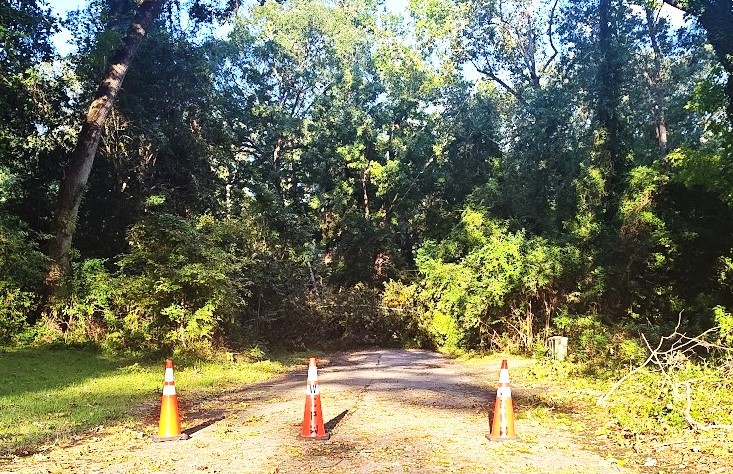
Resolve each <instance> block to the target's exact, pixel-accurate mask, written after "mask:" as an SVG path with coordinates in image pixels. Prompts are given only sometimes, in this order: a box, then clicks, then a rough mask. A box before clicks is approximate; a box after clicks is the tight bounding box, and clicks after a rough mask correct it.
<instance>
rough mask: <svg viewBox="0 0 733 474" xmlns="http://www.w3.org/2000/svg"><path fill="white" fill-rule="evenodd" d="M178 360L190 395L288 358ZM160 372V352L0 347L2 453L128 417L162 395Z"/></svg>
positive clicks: (282, 367) (281, 365)
mask: <svg viewBox="0 0 733 474" xmlns="http://www.w3.org/2000/svg"><path fill="white" fill-rule="evenodd" d="M301 362H302V361H301ZM174 364H175V369H174V373H175V380H176V388H177V390H178V392H179V393H185V394H187V395H188V396H192V397H194V396H196V395H200V394H203V393H205V392H210V391H215V390H219V389H221V388H224V387H226V386H232V385H242V384H247V383H254V382H258V381H262V380H266V379H268V378H270V377H272V376H274V375H276V374H278V373H282V372H285V371H287V370H288V369H289V365H290V364H289V363H288V362H280V361H267V360H265V361H259V362H236V363H235V362H220V361H219V362H217V361H201V360H193V359H192V360H187V359H182V360H180V361H179V360H174ZM163 374H164V370H163V361H162V360H161V361H154V362H153V361H145V360H144V359H135V358H121V357H114V356H108V355H104V354H102V353H98V352H93V351H90V350H73V349H51V348H18V349H15V348H13V349H8V348H6V349H0V455H6V454H8V453H11V452H17V451H22V450H29V449H30V450H32V448H33V447H34V446H37V445H38V444H40V443H42V442H44V441H47V440H50V439H54V438H57V437H64V436H67V435H69V434H72V433H77V432H81V431H84V430H86V429H89V428H92V427H94V426H98V425H102V424H105V423H107V422H109V421H110V420H115V419H121V418H124V417H125V416H127V415H128V414H129V413H130V411H131V409H132V408H133V407H135V406H136V405H139V404H140V403H143V402H146V401H151V400H154V401H155V400H158V397H159V396H160V391H161V388H162V385H163Z"/></svg>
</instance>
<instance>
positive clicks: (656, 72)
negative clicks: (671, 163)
mask: <svg viewBox="0 0 733 474" xmlns="http://www.w3.org/2000/svg"><path fill="white" fill-rule="evenodd" d="M646 24H647V31H648V33H649V40H650V41H651V44H652V50H653V51H654V60H653V63H652V65H653V67H652V70H651V72H649V73H648V77H647V79H648V81H649V87H650V88H651V92H652V97H653V100H654V110H653V111H652V113H653V114H654V129H655V130H656V135H657V142H658V144H659V156H661V157H662V158H664V157H665V156H667V121H666V119H665V113H664V89H663V86H662V82H663V80H662V50H661V48H660V47H659V41H657V25H656V20H655V19H654V11H653V10H652V9H651V8H650V7H649V6H647V7H646Z"/></svg>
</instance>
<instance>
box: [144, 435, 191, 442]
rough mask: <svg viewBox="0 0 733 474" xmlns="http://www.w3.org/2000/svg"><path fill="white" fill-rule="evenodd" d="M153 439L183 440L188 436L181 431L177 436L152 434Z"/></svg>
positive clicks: (156, 440) (157, 440)
mask: <svg viewBox="0 0 733 474" xmlns="http://www.w3.org/2000/svg"><path fill="white" fill-rule="evenodd" d="M152 438H153V441H155V442H156V443H160V442H161V441H183V440H186V439H188V438H189V436H188V435H187V434H186V433H181V434H179V435H178V436H152Z"/></svg>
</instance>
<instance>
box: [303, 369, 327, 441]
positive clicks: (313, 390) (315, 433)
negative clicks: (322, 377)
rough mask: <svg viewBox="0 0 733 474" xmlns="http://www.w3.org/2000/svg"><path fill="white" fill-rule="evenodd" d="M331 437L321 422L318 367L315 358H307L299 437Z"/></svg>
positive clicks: (319, 438)
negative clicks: (306, 381) (306, 375)
mask: <svg viewBox="0 0 733 474" xmlns="http://www.w3.org/2000/svg"><path fill="white" fill-rule="evenodd" d="M330 437H331V434H330V433H327V432H326V427H325V426H324V424H323V411H322V410H321V389H320V387H319V386H318V369H317V368H316V359H315V357H311V358H310V359H308V383H307V385H306V389H305V409H304V410H303V424H302V426H301V430H300V434H299V435H298V438H299V439H306V440H313V441H325V440H327V439H329V438H330Z"/></svg>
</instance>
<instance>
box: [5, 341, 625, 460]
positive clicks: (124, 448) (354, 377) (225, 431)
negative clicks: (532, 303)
mask: <svg viewBox="0 0 733 474" xmlns="http://www.w3.org/2000/svg"><path fill="white" fill-rule="evenodd" d="M511 368H512V361H511V359H510V360H509V371H510V374H511ZM306 369H307V367H306V365H305V361H304V365H303V370H302V371H299V372H297V373H293V374H290V375H287V376H284V377H280V378H278V379H275V380H272V381H270V382H268V383H264V384H258V385H253V386H246V387H240V388H239V389H237V390H232V391H229V392H227V393H225V394H222V395H220V396H217V397H212V398H208V399H205V400H200V401H197V402H196V403H195V404H191V403H187V402H186V401H185V388H183V387H181V388H179V390H178V391H179V395H178V397H179V402H180V403H181V411H182V417H183V419H184V429H185V430H186V431H187V432H188V433H190V435H191V437H190V439H189V440H187V441H177V442H167V443H153V442H151V441H150V434H152V433H154V432H155V430H156V424H157V411H156V407H154V406H152V405H151V406H149V407H145V408H144V409H143V410H144V411H145V412H146V413H145V416H144V417H143V419H142V420H141V421H140V422H138V423H137V424H131V425H129V426H114V427H105V428H101V427H100V429H99V430H98V432H96V433H92V434H90V435H88V436H85V437H81V438H79V439H78V440H77V441H76V442H75V443H71V444H68V443H67V444H65V445H63V446H56V447H52V448H49V449H46V450H44V451H43V452H42V453H39V454H36V455H33V456H28V457H25V458H17V459H16V460H14V461H12V462H11V463H9V464H8V465H6V466H0V473H3V474H5V473H11V472H12V473H23V474H25V473H45V474H49V473H62V472H63V473H69V472H79V473H113V474H114V473H141V474H142V473H145V474H151V473H166V474H170V473H196V472H201V473H227V474H228V473H252V474H275V473H278V474H291V473H292V474H301V473H322V474H327V473H334V474H335V473H349V474H376V473H415V474H417V473H420V474H426V473H497V474H499V473H512V474H519V473H553V474H559V473H573V474H575V473H589V474H591V473H599V474H600V473H604V474H605V473H620V472H624V473H630V472H633V471H631V470H629V469H624V468H622V467H620V466H618V465H616V464H615V463H614V462H613V460H612V459H611V458H610V455H609V456H604V455H602V454H600V453H597V452H594V451H589V450H587V448H584V446H585V444H584V443H582V439H580V438H579V437H580V436H581V434H579V433H578V432H577V430H573V429H572V428H571V427H569V426H564V425H561V426H547V424H548V423H550V421H549V419H536V420H534V419H532V418H528V417H520V419H518V420H517V421H516V423H515V427H516V432H517V436H518V437H520V439H519V440H518V441H499V442H497V441H489V440H487V439H486V436H485V435H486V433H487V432H488V431H489V427H490V420H489V408H490V406H492V405H493V400H494V397H495V393H496V382H497V380H498V375H499V364H498V363H497V362H495V361H494V362H487V363H486V364H485V366H481V365H476V364H467V363H464V362H461V361H457V360H454V359H451V358H448V357H445V356H443V355H441V354H438V353H435V352H429V351H421V350H396V349H395V350H393V349H383V350H381V349H380V350H368V351H358V352H348V353H340V354H336V355H334V356H332V357H331V358H324V359H320V360H319V370H318V378H319V383H320V388H321V401H322V405H323V413H324V420H325V421H326V426H327V429H328V430H329V431H330V433H331V438H330V439H329V440H328V441H304V440H299V439H298V438H297V434H298V433H299V431H300V424H301V421H302V417H303V405H304V401H305V383H306ZM513 395H514V397H515V399H516V398H517V397H522V387H521V386H513Z"/></svg>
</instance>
